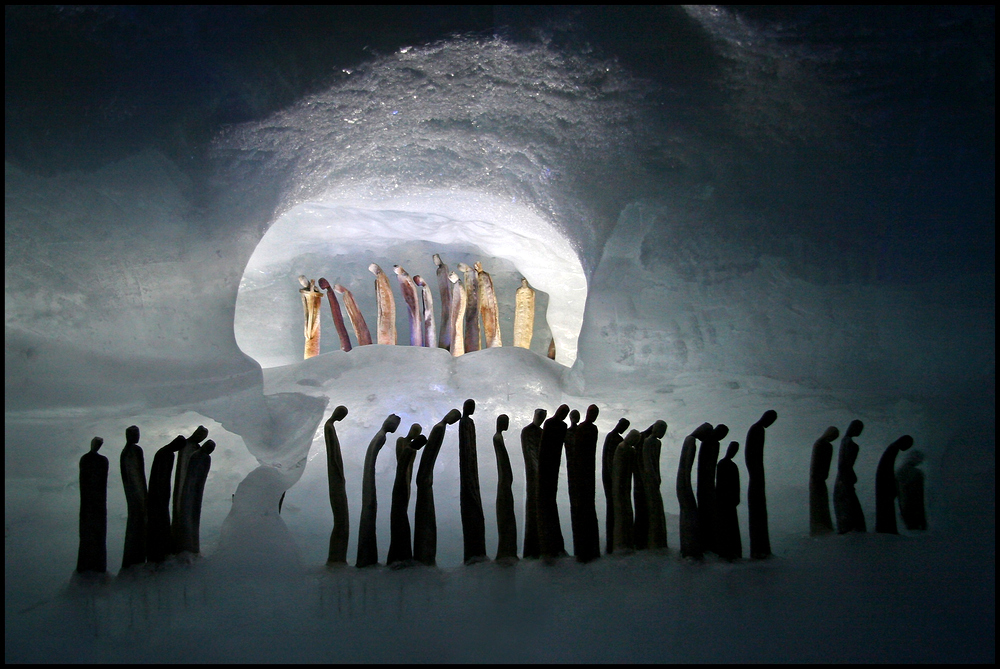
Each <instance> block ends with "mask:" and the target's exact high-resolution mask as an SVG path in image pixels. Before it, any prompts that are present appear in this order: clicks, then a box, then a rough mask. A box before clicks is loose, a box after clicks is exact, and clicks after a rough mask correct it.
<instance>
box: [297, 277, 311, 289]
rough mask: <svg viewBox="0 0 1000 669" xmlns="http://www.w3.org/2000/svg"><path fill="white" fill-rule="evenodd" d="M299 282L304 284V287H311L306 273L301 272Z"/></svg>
mask: <svg viewBox="0 0 1000 669" xmlns="http://www.w3.org/2000/svg"><path fill="white" fill-rule="evenodd" d="M299 283H300V284H302V287H303V288H308V287H309V279H307V278H306V275H305V274H299Z"/></svg>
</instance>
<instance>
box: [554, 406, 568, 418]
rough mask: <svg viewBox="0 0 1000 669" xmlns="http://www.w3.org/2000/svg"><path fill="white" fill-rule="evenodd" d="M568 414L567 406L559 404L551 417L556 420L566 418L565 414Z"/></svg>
mask: <svg viewBox="0 0 1000 669" xmlns="http://www.w3.org/2000/svg"><path fill="white" fill-rule="evenodd" d="M568 415H569V407H568V406H567V405H565V404H560V405H559V408H558V409H556V413H555V415H554V416H552V417H553V418H555V419H556V420H566V416H568Z"/></svg>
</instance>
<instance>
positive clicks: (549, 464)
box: [538, 404, 569, 558]
mask: <svg viewBox="0 0 1000 669" xmlns="http://www.w3.org/2000/svg"><path fill="white" fill-rule="evenodd" d="M568 415H569V407H568V406H566V405H565V404H561V405H559V408H558V409H556V412H555V414H554V415H553V416H552V418H549V419H548V420H547V421H545V425H544V426H543V427H542V444H541V447H540V448H539V451H538V543H539V547H540V548H541V553H542V557H543V558H557V557H563V556H565V555H566V544H565V543H564V542H563V535H562V528H561V526H560V524H559V504H558V502H557V501H556V495H557V494H558V492H559V467H560V464H561V461H562V447H563V443H564V442H565V440H566V423H564V422H563V421H565V420H566V416H568Z"/></svg>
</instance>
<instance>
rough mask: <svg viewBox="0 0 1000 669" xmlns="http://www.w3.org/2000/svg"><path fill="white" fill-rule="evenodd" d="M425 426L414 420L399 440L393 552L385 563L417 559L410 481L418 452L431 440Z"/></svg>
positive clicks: (391, 519)
mask: <svg viewBox="0 0 1000 669" xmlns="http://www.w3.org/2000/svg"><path fill="white" fill-rule="evenodd" d="M422 429H423V428H421V427H420V426H419V425H417V424H416V423H414V424H413V425H411V426H410V431H409V432H408V433H407V434H406V436H405V437H400V438H399V439H397V440H396V478H395V480H394V481H393V484H392V505H391V506H390V507H389V555H388V557H386V560H385V563H386V564H387V565H389V566H394V565H396V566H401V565H405V564H406V563H408V562H410V561H411V560H412V559H413V544H412V543H411V542H410V518H409V516H408V515H407V510H408V509H409V506H410V483H411V481H412V480H413V461H414V460H415V459H416V457H417V451H419V450H420V449H421V448H423V446H424V444H426V443H427V438H426V437H424V435H422V434H420V431H421V430H422Z"/></svg>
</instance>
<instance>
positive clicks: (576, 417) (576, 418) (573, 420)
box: [569, 409, 580, 425]
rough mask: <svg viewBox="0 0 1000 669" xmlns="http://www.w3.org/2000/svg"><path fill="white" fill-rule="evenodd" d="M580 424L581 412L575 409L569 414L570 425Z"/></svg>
mask: <svg viewBox="0 0 1000 669" xmlns="http://www.w3.org/2000/svg"><path fill="white" fill-rule="evenodd" d="M579 422H580V412H579V411H577V410H576V409H573V410H572V411H570V412H569V423H570V425H576V424H577V423H579Z"/></svg>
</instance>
